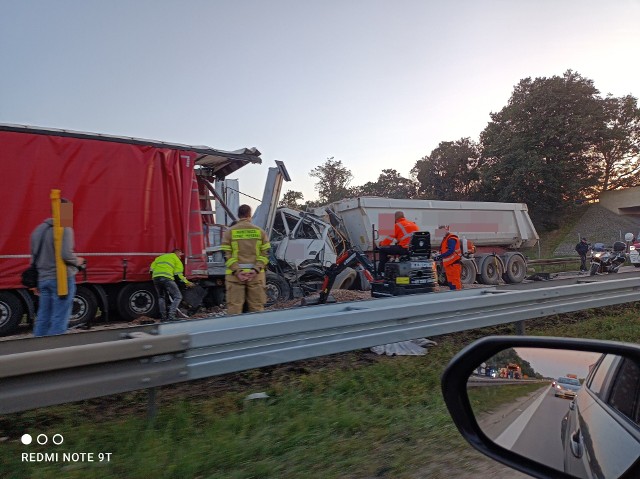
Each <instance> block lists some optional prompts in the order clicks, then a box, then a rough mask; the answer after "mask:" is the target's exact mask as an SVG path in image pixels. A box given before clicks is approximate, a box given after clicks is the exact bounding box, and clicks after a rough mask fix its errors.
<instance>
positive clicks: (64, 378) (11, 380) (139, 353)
mask: <svg viewBox="0 0 640 479" xmlns="http://www.w3.org/2000/svg"><path fill="white" fill-rule="evenodd" d="M639 300H640V278H631V279H620V280H612V281H602V282H596V281H583V282H582V283H579V284H573V285H563V286H552V287H548V288H540V289H530V290H522V291H520V290H518V291H499V290H498V289H496V288H484V289H470V290H463V291H455V292H446V293H439V294H423V295H415V296H402V297H396V298H384V299H376V300H372V301H363V302H352V303H338V304H328V305H322V306H311V307H305V308H294V309H289V310H279V311H268V312H262V313H251V314H245V315H239V316H226V317H220V318H209V319H202V320H191V321H183V322H177V323H162V324H160V325H157V327H156V328H154V330H153V333H154V335H153V336H152V335H143V336H142V338H140V339H142V340H141V341H140V342H139V346H137V348H138V349H136V347H134V348H133V349H129V348H128V347H124V346H121V345H120V344H119V343H121V342H124V343H126V342H131V341H134V339H132V338H128V339H121V340H116V339H114V340H111V341H109V342H107V343H106V344H105V343H101V342H91V339H92V337H93V336H92V335H93V334H94V333H91V332H88V333H82V334H75V335H68V337H67V338H65V343H68V345H66V346H61V347H58V348H55V347H54V349H47V346H48V344H49V340H52V341H51V344H54V343H56V341H59V338H55V337H53V338H38V339H35V340H31V341H39V343H38V344H37V348H36V347H34V346H33V343H28V344H31V346H29V348H27V349H29V351H27V352H24V353H18V352H14V353H12V354H4V355H0V413H10V412H16V411H22V410H27V409H32V408H36V407H41V406H47V405H53V404H61V403H64V402H71V401H77V400H81V399H87V398H91V397H99V396H104V395H109V394H115V393H121V392H125V391H132V390H137V389H146V388H152V387H155V386H160V385H165V384H172V383H177V382H181V381H189V380H193V379H198V378H204V377H209V376H215V375H219V374H224V373H229V372H236V371H242V370H245V369H251V368H256V367H262V366H267V365H273V364H280V363H285V362H289V361H295V360H299V359H306V358H311V357H317V356H324V355H328V354H333V353H338V352H344V351H351V350H354V349H360V348H366V347H371V346H376V345H380V344H387V343H393V342H398V341H403V340H409V339H415V338H419V337H429V336H435V335H440V334H447V333H453V332H457V331H463V330H468V329H475V328H481V327H485V326H492V325H497V324H505V323H512V322H517V321H523V320H526V319H532V318H539V317H543V316H549V315H554V314H560V313H567V312H572V311H579V310H583V309H589V308H596V307H602V306H608V305H613V304H621V303H627V302H633V301H639ZM97 333H104V332H97ZM121 334H122V333H121ZM71 336H76V337H77V339H72V338H71ZM96 337H97V336H96ZM164 340H168V343H166V344H165V343H164V342H163V341H164ZM71 342H75V343H76V344H75V345H72V344H70V343H71ZM80 344H84V346H85V347H82V348H78V347H77V346H79V345H80ZM131 344H133V343H131ZM145 345H146V346H145ZM160 345H162V349H161V346H160ZM53 358H57V359H56V361H57V364H56V365H55V367H48V366H47V365H48V364H52V365H53ZM21 361H26V362H27V363H28V365H29V366H25V367H23V368H22V370H21V371H20V372H19V374H13V373H11V371H12V370H13V369H12V368H13V367H18V366H17V364H18V363H20V362H21ZM38 365H40V366H38Z"/></svg>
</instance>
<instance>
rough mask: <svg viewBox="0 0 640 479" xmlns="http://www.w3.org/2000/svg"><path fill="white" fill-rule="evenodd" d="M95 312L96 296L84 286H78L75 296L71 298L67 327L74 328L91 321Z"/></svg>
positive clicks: (96, 309) (96, 305) (96, 308)
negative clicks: (71, 304) (71, 303)
mask: <svg viewBox="0 0 640 479" xmlns="http://www.w3.org/2000/svg"><path fill="white" fill-rule="evenodd" d="M97 312H98V299H97V298H96V295H95V294H94V293H93V291H91V290H90V289H89V288H87V287H86V286H78V289H77V290H76V295H75V296H74V297H73V306H72V308H71V318H69V327H70V328H76V327H78V326H81V325H83V324H86V323H88V322H89V321H93V320H94V319H95V317H96V313H97Z"/></svg>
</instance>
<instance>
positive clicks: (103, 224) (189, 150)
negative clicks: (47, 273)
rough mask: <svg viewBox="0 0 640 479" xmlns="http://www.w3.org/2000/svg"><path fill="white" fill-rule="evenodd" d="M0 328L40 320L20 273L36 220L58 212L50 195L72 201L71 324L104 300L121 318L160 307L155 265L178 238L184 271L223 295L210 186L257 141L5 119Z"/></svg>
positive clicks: (255, 158)
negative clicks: (234, 146)
mask: <svg viewBox="0 0 640 479" xmlns="http://www.w3.org/2000/svg"><path fill="white" fill-rule="evenodd" d="M0 145H1V147H0V178H2V180H1V182H2V187H0V202H1V204H2V205H3V214H2V220H1V224H2V228H0V335H6V334H10V333H11V332H13V331H14V330H15V329H16V328H17V326H18V324H19V323H20V322H21V321H22V320H23V319H27V320H29V321H33V319H34V315H35V310H36V302H37V298H36V297H35V296H33V294H32V293H31V292H30V291H28V290H26V289H25V288H24V287H23V286H22V285H21V283H20V276H21V273H22V271H24V270H25V269H26V268H27V267H28V265H29V262H30V250H29V239H30V235H31V232H32V231H33V229H34V228H35V227H36V226H37V225H38V224H39V223H41V222H42V221H43V220H44V219H46V218H49V217H51V202H50V199H49V195H50V192H51V190H52V189H59V190H61V194H62V197H64V198H67V199H69V200H71V201H72V202H73V203H74V220H73V223H74V230H75V242H76V248H75V249H76V253H77V254H78V255H79V256H82V257H84V258H86V259H87V268H86V270H85V271H83V272H81V273H79V274H78V276H77V277H76V281H77V283H78V291H77V294H76V297H75V299H74V308H73V317H72V322H71V324H78V323H83V322H86V321H89V320H92V319H93V317H95V315H96V312H97V310H100V311H101V313H102V314H103V315H104V316H103V317H105V316H107V315H108V314H110V313H111V314H117V315H118V316H120V317H121V318H122V319H124V320H131V319H133V318H136V317H138V316H140V315H151V316H152V315H155V314H157V302H156V298H155V290H154V288H153V284H152V283H151V281H150V275H149V265H150V264H151V262H152V261H153V258H154V257H155V256H157V255H159V254H162V253H166V252H168V251H171V250H172V249H173V248H176V247H177V248H181V249H183V250H184V252H185V260H184V261H185V275H186V276H187V277H188V278H190V279H192V280H197V279H200V280H201V281H200V284H202V285H204V286H205V287H211V289H212V290H216V291H213V293H216V294H218V296H219V295H220V293H221V292H223V291H224V289H223V285H222V283H221V282H220V280H219V279H217V280H216V278H215V275H213V276H212V275H211V274H210V273H211V262H212V256H211V255H212V254H213V253H212V250H213V249H215V248H211V246H212V245H211V244H210V243H211V240H212V236H213V235H212V233H211V231H214V232H215V231H217V232H219V233H220V232H221V231H222V228H218V229H216V227H215V218H214V213H213V211H212V205H211V201H209V199H208V198H209V197H210V195H209V193H210V192H211V193H212V194H216V193H215V187H214V186H213V185H214V184H215V182H217V181H220V180H223V179H224V178H225V177H226V176H227V175H229V174H230V173H233V172H234V171H236V170H238V169H239V168H241V167H243V166H245V165H247V164H250V163H261V161H262V160H261V158H260V152H259V151H257V150H256V149H255V148H250V149H242V150H237V151H233V152H228V151H222V150H215V149H213V148H209V147H206V146H187V145H179V144H171V143H164V142H159V141H150V140H142V139H136V138H124V137H114V136H106V135H99V134H91V133H80V132H72V131H64V130H53V129H43V128H33V127H25V126H16V125H0Z"/></svg>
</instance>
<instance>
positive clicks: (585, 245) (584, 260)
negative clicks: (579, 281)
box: [576, 238, 589, 271]
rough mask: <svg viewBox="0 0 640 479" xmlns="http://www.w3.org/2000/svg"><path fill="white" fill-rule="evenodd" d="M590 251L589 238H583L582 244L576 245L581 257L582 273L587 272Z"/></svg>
mask: <svg viewBox="0 0 640 479" xmlns="http://www.w3.org/2000/svg"><path fill="white" fill-rule="evenodd" d="M588 251H589V243H587V238H582V239H581V240H580V243H578V244H577V245H576V252H577V253H578V254H579V255H580V271H587V252H588Z"/></svg>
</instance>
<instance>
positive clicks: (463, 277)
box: [460, 257, 477, 284]
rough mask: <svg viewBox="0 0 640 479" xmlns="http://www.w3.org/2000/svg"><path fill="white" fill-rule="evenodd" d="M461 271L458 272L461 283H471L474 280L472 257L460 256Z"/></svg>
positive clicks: (474, 271)
mask: <svg viewBox="0 0 640 479" xmlns="http://www.w3.org/2000/svg"><path fill="white" fill-rule="evenodd" d="M461 263H462V273H461V274H460V281H461V282H462V284H473V283H475V282H476V275H477V272H476V266H475V263H474V261H473V260H472V259H467V258H464V257H463V258H462V260H461Z"/></svg>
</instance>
